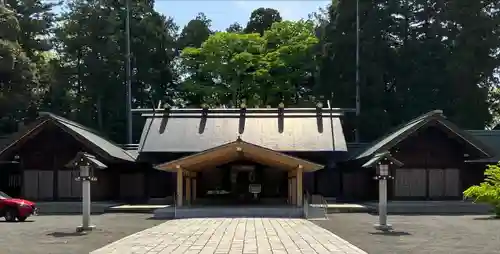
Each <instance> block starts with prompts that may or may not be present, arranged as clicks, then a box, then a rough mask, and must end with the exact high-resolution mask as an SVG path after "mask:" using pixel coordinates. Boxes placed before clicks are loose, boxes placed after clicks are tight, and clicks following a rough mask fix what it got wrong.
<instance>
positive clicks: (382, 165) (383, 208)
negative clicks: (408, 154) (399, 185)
mask: <svg viewBox="0 0 500 254" xmlns="http://www.w3.org/2000/svg"><path fill="white" fill-rule="evenodd" d="M392 166H398V167H401V166H403V163H402V162H400V161H398V160H397V159H396V158H394V157H392V156H391V154H390V153H389V152H388V151H385V152H381V153H378V154H375V155H374V156H373V157H372V158H371V159H370V160H369V161H367V162H366V163H365V164H364V165H363V166H362V167H364V168H369V167H375V168H376V169H377V175H376V176H375V177H374V179H375V180H378V181H379V182H378V183H379V185H378V200H379V201H378V223H377V224H375V229H377V230H380V231H383V232H387V231H390V230H392V226H391V225H390V224H387V181H388V180H391V179H394V177H392V176H391V175H390V167H392Z"/></svg>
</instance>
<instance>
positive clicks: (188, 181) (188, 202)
mask: <svg viewBox="0 0 500 254" xmlns="http://www.w3.org/2000/svg"><path fill="white" fill-rule="evenodd" d="M186 205H191V178H190V177H187V178H186Z"/></svg>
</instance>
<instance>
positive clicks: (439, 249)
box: [314, 213, 500, 254]
mask: <svg viewBox="0 0 500 254" xmlns="http://www.w3.org/2000/svg"><path fill="white" fill-rule="evenodd" d="M388 219H389V224H392V225H393V228H394V232H393V233H391V234H386V235H384V234H380V233H378V232H377V231H376V230H375V229H373V224H374V223H376V222H377V220H378V217H377V216H376V215H369V214H363V213H351V214H348V213H346V214H333V215H330V216H329V220H325V221H315V222H314V223H316V224H317V225H319V226H321V227H323V228H325V229H327V230H329V231H331V232H333V233H334V234H336V235H338V236H340V237H342V238H343V239H345V240H347V241H349V242H350V243H352V244H354V245H356V246H358V247H359V248H361V249H363V250H364V251H366V252H368V253H369V254H391V253H394V254H405V253H418V254H420V253H422V254H423V253H432V254H450V253H453V254H472V253H473V254H494V253H500V220H495V219H491V218H489V217H487V216H426V215H419V216H397V215H392V216H389V218H388Z"/></svg>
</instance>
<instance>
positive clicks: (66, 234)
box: [47, 232, 87, 238]
mask: <svg viewBox="0 0 500 254" xmlns="http://www.w3.org/2000/svg"><path fill="white" fill-rule="evenodd" d="M47 235H48V236H53V237H58V238H59V237H74V236H84V235H87V233H85V232H83V233H81V232H53V233H49V234H47Z"/></svg>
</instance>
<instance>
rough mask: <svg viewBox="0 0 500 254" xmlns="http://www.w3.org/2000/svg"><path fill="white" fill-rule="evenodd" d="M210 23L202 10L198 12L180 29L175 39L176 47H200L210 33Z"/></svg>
mask: <svg viewBox="0 0 500 254" xmlns="http://www.w3.org/2000/svg"><path fill="white" fill-rule="evenodd" d="M211 23H212V21H211V20H210V19H209V18H207V16H205V14H204V13H203V12H200V13H198V15H196V17H195V18H194V19H192V20H190V21H189V22H188V23H187V25H185V26H184V28H183V29H182V31H181V34H180V35H179V39H178V41H177V47H178V49H180V50H182V49H184V48H186V47H194V48H199V47H201V44H202V43H203V42H205V41H206V40H207V39H208V37H209V36H210V35H211V34H212V30H210V25H211Z"/></svg>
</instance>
